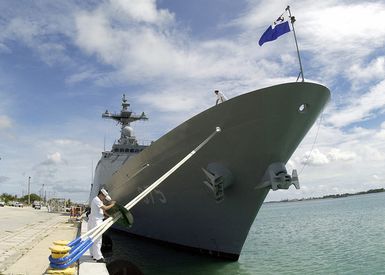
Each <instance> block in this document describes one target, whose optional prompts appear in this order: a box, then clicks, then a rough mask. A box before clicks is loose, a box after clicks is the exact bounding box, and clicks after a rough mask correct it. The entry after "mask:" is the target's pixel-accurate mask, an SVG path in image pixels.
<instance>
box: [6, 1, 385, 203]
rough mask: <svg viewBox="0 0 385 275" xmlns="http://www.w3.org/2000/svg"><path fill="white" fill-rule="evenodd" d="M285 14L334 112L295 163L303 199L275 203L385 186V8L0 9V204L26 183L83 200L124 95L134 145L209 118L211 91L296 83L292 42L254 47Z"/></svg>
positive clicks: (54, 4)
mask: <svg viewBox="0 0 385 275" xmlns="http://www.w3.org/2000/svg"><path fill="white" fill-rule="evenodd" d="M288 4H290V6H291V8H292V13H293V14H294V15H295V16H296V18H297V22H296V31H297V36H298V40H299V46H300V49H301V51H302V58H303V66H304V70H305V78H306V80H307V81H312V82H317V83H322V84H324V85H326V86H327V87H329V88H330V90H331V91H332V99H331V101H330V103H329V105H328V107H327V108H326V110H325V111H324V113H323V115H322V120H318V121H317V123H316V124H315V126H314V127H313V128H312V129H311V131H310V132H309V134H308V135H307V136H306V138H305V139H304V141H303V142H302V143H301V145H300V146H299V147H298V149H297V151H296V152H295V153H294V155H293V157H292V158H291V160H290V161H289V163H288V168H289V169H293V168H296V169H298V171H302V170H303V171H302V172H301V174H300V182H301V184H302V188H301V189H300V190H289V191H277V192H270V194H269V197H268V199H269V200H276V199H285V198H300V197H310V196H320V195H325V194H332V193H342V192H357V191H362V190H367V189H371V188H379V187H384V185H385V184H384V182H385V176H384V175H383V174H382V173H381V171H383V170H384V168H385V164H384V163H385V122H384V119H385V114H384V111H385V80H384V76H385V47H384V45H385V30H384V28H382V26H383V18H384V17H385V3H384V2H383V1H336V0H328V1H317V2H314V1H310V0H295V1H291V2H287V1H267V0H265V1H252V0H244V1H230V0H211V1H203V0H199V1H178V0H158V1H155V0H130V1H125V0H109V1H108V0H106V1H70V0H68V1H22V0H19V1H13V0H4V1H1V2H0V9H1V10H2V13H1V14H0V27H1V32H0V157H1V160H0V193H2V192H8V193H12V194H18V195H22V194H23V192H24V193H25V192H26V190H27V181H28V177H29V176H31V178H32V180H31V183H32V191H33V192H39V190H41V188H42V185H43V184H44V185H45V190H46V191H47V194H48V195H49V196H59V197H65V198H71V199H72V200H75V201H85V200H86V199H87V195H88V191H89V187H90V183H91V173H92V172H91V171H92V165H95V164H96V163H97V161H98V159H99V157H100V152H101V151H102V150H103V143H104V142H103V140H104V137H106V147H107V148H110V147H111V145H112V143H113V142H114V139H115V138H117V137H118V136H119V128H118V127H116V126H115V124H114V123H113V122H111V121H103V120H102V119H101V113H102V112H104V111H105V110H106V109H109V110H111V111H118V110H119V108H120V106H119V104H120V98H121V96H122V94H123V93H125V94H126V95H127V97H128V99H129V101H130V102H131V104H132V106H133V111H135V112H137V113H140V112H142V111H145V112H146V113H147V114H148V116H149V118H150V120H149V121H148V122H140V123H136V124H135V125H134V129H135V135H136V136H137V137H138V139H139V140H155V139H157V138H159V137H160V136H162V135H163V134H165V133H166V132H167V131H169V130H171V129H172V128H174V127H175V126H177V125H178V124H179V123H181V122H183V121H184V120H186V119H188V118H189V117H191V116H192V115H194V114H197V113H199V112H200V111H202V110H204V109H206V108H208V107H209V106H211V105H212V104H213V103H214V102H215V97H214V95H213V93H212V91H213V90H214V89H220V90H222V91H224V92H225V94H226V95H227V96H228V97H234V96H237V95H240V94H243V93H246V92H249V91H251V90H255V89H258V88H262V87H266V86H269V85H273V84H279V83H283V82H290V81H295V79H296V76H297V73H298V63H297V56H296V52H295V45H294V40H293V36H292V34H291V33H289V34H286V35H284V36H282V37H280V38H279V39H278V40H277V41H274V42H271V43H266V44H264V45H263V47H259V45H258V40H259V37H260V35H261V34H262V33H263V32H264V31H265V29H266V28H267V27H268V26H269V24H271V23H272V21H273V20H275V19H276V17H277V16H279V15H280V14H281V13H282V12H283V10H284V8H285V7H286V6H287V5H288ZM317 133H318V134H317ZM316 136H317V140H316V142H315V144H314V140H315V137H316ZM313 144H314V146H313ZM304 165H305V167H304ZM303 167H304V169H303Z"/></svg>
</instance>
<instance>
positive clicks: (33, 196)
mask: <svg viewBox="0 0 385 275" xmlns="http://www.w3.org/2000/svg"><path fill="white" fill-rule="evenodd" d="M20 200H21V201H23V202H25V203H28V195H25V196H24V197H22V198H21V199H20ZM34 201H42V199H41V197H40V196H38V195H36V194H35V193H32V194H30V202H31V203H32V202H34Z"/></svg>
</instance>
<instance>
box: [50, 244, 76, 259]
mask: <svg viewBox="0 0 385 275" xmlns="http://www.w3.org/2000/svg"><path fill="white" fill-rule="evenodd" d="M49 249H50V250H51V256H52V258H54V259H59V258H63V257H66V256H68V252H69V251H70V250H71V248H70V247H68V246H65V245H54V246H51V247H50V248H49Z"/></svg>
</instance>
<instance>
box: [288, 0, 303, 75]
mask: <svg viewBox="0 0 385 275" xmlns="http://www.w3.org/2000/svg"><path fill="white" fill-rule="evenodd" d="M286 10H287V11H288V12H289V17H290V23H291V26H292V27H293V35H294V40H295V46H296V47H297V54H298V61H299V68H300V73H299V74H298V77H297V81H298V78H299V76H300V75H301V76H302V82H304V81H305V79H304V76H303V69H302V62H301V56H300V55H299V48H298V43H297V36H296V35H295V29H294V22H295V17H294V16H291V12H290V6H287V8H286Z"/></svg>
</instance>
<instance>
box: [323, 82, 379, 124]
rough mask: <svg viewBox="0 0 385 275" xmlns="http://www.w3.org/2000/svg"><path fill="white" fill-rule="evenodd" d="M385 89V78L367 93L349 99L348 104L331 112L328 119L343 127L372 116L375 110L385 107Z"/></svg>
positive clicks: (331, 122)
mask: <svg viewBox="0 0 385 275" xmlns="http://www.w3.org/2000/svg"><path fill="white" fill-rule="evenodd" d="M384 91H385V80H383V81H381V82H379V83H378V84H377V85H375V86H374V87H372V88H371V89H370V91H368V92H367V93H364V94H362V95H361V96H358V97H357V98H353V99H349V100H348V101H347V105H346V106H345V107H343V108H341V109H340V110H338V111H335V112H333V113H332V114H330V115H329V117H328V118H327V121H328V122H329V123H330V124H332V125H334V126H336V127H343V126H348V125H350V124H352V123H356V122H360V121H362V120H367V119H370V118H372V117H373V116H374V112H376V111H379V110H383V109H384V107H385V92H384Z"/></svg>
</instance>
